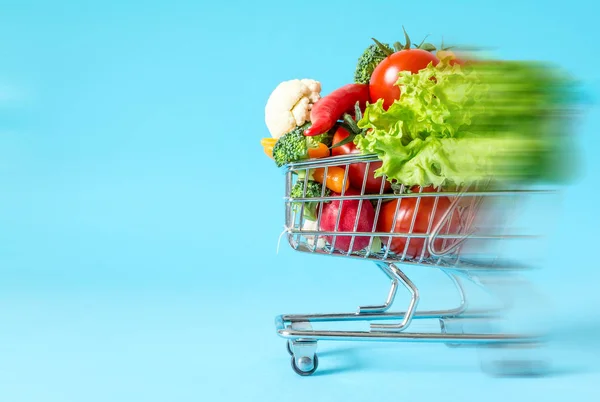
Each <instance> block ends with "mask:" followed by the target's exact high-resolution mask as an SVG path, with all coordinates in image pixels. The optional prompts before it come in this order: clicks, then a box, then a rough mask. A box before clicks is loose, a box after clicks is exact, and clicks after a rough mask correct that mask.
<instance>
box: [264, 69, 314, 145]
mask: <svg viewBox="0 0 600 402" xmlns="http://www.w3.org/2000/svg"><path fill="white" fill-rule="evenodd" d="M319 99H321V83H320V82H318V81H315V80H311V79H302V80H298V79H296V80H289V81H284V82H282V83H280V84H279V85H278V86H277V87H276V88H275V89H274V90H273V92H272V93H271V95H270V96H269V99H268V100H267V105H266V106H265V123H266V124H267V128H268V129H269V132H270V133H271V136H272V137H273V138H280V137H281V136H282V135H284V134H286V133H289V132H290V131H292V130H294V129H295V128H296V127H300V126H302V125H304V124H305V123H306V122H309V121H310V110H311V108H312V106H313V104H314V103H315V102H317V101H318V100H319Z"/></svg>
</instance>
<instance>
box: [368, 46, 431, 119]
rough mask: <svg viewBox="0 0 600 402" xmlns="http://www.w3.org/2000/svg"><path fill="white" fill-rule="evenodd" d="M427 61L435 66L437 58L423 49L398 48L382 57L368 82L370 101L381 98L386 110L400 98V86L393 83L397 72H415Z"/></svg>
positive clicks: (423, 66)
mask: <svg viewBox="0 0 600 402" xmlns="http://www.w3.org/2000/svg"><path fill="white" fill-rule="evenodd" d="M429 63H433V65H434V66H436V65H437V64H438V63H439V59H438V58H437V57H436V56H435V55H434V54H432V53H430V52H428V51H426V50H423V49H406V50H400V51H399V52H396V53H394V54H392V55H390V56H388V57H386V58H385V59H383V60H382V61H381V63H379V64H378V65H377V67H375V70H373V74H372V75H371V81H370V82H369V95H370V98H371V102H372V103H375V102H377V100H378V99H383V108H384V109H386V110H387V108H388V107H390V106H391V105H392V103H394V101H395V100H396V99H399V98H400V88H399V87H398V86H396V85H394V84H395V83H396V81H398V73H399V72H400V71H410V72H412V73H413V74H416V73H418V72H419V71H420V70H422V69H424V68H426V67H427V66H428V65H429Z"/></svg>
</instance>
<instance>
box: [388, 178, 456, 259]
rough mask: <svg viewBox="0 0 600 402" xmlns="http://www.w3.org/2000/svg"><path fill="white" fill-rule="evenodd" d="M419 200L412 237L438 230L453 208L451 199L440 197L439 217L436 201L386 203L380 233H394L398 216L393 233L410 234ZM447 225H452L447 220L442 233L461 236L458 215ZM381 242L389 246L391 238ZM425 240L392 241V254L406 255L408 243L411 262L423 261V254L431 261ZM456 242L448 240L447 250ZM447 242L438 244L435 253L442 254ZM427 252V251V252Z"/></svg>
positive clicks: (415, 198)
mask: <svg viewBox="0 0 600 402" xmlns="http://www.w3.org/2000/svg"><path fill="white" fill-rule="evenodd" d="M430 191H434V190H433V189H432V188H425V189H423V192H430ZM417 199H420V201H419V206H418V209H417V214H416V218H415V223H414V226H413V230H412V233H414V234H430V233H431V231H432V230H433V229H434V228H435V225H436V224H437V223H438V222H440V220H441V219H442V217H443V215H444V214H445V213H446V211H448V210H449V208H450V205H451V201H450V199H448V197H444V196H439V198H438V202H437V205H436V208H435V217H434V215H433V206H434V203H435V197H425V196H423V197H419V198H417V197H407V198H402V199H401V200H399V199H396V200H393V201H389V202H386V203H385V204H383V205H382V206H381V211H380V213H379V218H378V221H377V231H378V232H388V233H389V232H390V231H391V229H392V223H393V222H394V215H396V225H395V226H394V230H393V232H392V233H408V232H410V225H411V223H412V220H413V217H414V216H415V208H416V207H417ZM398 202H400V207H399V208H398V212H397V213H396V207H397V204H398ZM432 219H433V220H434V221H433V223H432V224H431V229H430V231H428V229H429V222H430V220H432ZM447 222H448V221H447V220H446V221H445V223H444V226H443V228H442V230H441V231H440V233H441V234H457V232H458V229H459V228H460V217H459V214H458V211H455V212H454V213H452V218H451V223H450V226H449V227H448V223H447ZM381 240H382V242H383V244H384V245H387V242H388V240H389V237H382V238H381ZM425 240H426V239H423V238H411V239H410V241H409V239H408V238H406V237H392V241H391V244H390V251H392V252H394V253H396V254H399V255H402V253H404V249H405V247H406V243H407V242H408V247H406V257H407V258H420V257H421V253H423V256H424V257H425V258H427V257H429V251H428V250H427V243H425ZM454 241H455V240H454V239H447V240H446V246H448V245H450V244H452V242H454ZM443 242H444V240H443V239H438V240H436V241H435V249H436V250H440V249H441V248H442V247H443V246H444V243H443ZM423 249H425V250H424V251H423Z"/></svg>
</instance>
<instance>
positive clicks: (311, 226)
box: [302, 219, 326, 249]
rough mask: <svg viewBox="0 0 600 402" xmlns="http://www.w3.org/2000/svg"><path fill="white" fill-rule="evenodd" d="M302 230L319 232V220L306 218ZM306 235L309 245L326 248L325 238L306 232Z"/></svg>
mask: <svg viewBox="0 0 600 402" xmlns="http://www.w3.org/2000/svg"><path fill="white" fill-rule="evenodd" d="M302 230H303V231H315V232H317V231H318V230H319V228H318V226H317V221H311V220H308V219H305V220H304V222H303V223H302ZM304 237H306V243H307V244H308V246H309V247H315V248H316V249H323V248H325V245H326V243H325V239H323V238H321V237H319V236H315V235H308V234H305V235H304ZM315 241H316V244H315Z"/></svg>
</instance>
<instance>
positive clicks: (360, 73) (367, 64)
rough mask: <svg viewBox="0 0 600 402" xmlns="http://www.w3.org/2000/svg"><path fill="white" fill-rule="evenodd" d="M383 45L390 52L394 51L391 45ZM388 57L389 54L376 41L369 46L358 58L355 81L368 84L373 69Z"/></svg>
mask: <svg viewBox="0 0 600 402" xmlns="http://www.w3.org/2000/svg"><path fill="white" fill-rule="evenodd" d="M382 46H383V47H384V48H385V49H387V50H389V51H390V52H394V49H392V47H391V46H390V45H388V44H382ZM386 57H387V54H386V53H385V52H384V51H383V49H381V48H380V47H379V46H378V45H377V44H375V43H374V44H372V45H371V46H369V47H367V48H366V49H365V51H364V52H363V54H362V55H361V56H360V57H359V58H358V63H357V64H356V70H355V71H354V82H355V83H357V84H368V83H369V80H370V79H371V75H372V74H373V70H375V67H377V65H378V64H379V63H380V62H381V61H382V60H383V59H385V58H386Z"/></svg>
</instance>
